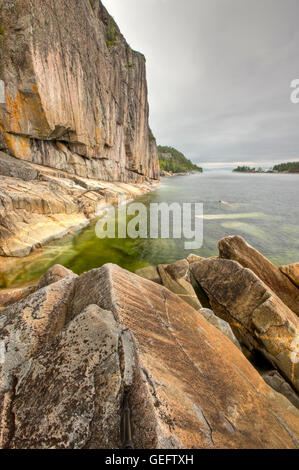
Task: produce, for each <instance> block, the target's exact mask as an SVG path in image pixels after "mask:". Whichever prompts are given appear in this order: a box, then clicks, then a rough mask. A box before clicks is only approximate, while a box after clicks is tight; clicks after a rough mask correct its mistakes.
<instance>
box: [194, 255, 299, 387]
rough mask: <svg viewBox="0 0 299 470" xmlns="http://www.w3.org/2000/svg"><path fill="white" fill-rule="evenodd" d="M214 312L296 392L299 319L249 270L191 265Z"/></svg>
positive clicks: (215, 262) (213, 263)
mask: <svg viewBox="0 0 299 470" xmlns="http://www.w3.org/2000/svg"><path fill="white" fill-rule="evenodd" d="M192 272H193V275H194V277H195V279H196V281H197V282H198V283H199V284H200V286H201V287H202V288H203V289H204V291H205V292H206V293H207V295H208V296H209V299H210V303H211V306H212V308H213V311H214V312H215V313H217V315H219V316H220V317H221V318H223V319H224V320H226V321H228V322H229V323H230V325H231V326H232V327H233V330H234V332H235V333H236V335H237V338H238V339H239V340H241V341H242V342H243V343H244V344H245V345H246V346H247V347H249V349H257V350H259V351H260V352H262V354H264V355H265V357H266V358H267V359H268V360H270V361H271V362H272V363H273V364H274V365H275V366H277V367H278V368H279V369H280V370H281V372H282V373H283V374H284V376H286V377H287V378H288V380H289V381H290V383H292V385H293V386H294V387H295V388H296V389H297V390H298V389H299V363H298V361H297V358H296V354H298V337H299V320H298V317H297V316H296V315H295V314H294V313H293V312H292V311H291V310H290V309H289V308H288V307H287V306H286V305H285V304H284V303H283V302H282V301H281V300H280V299H279V298H278V297H277V296H276V295H275V294H274V293H273V291H271V290H270V289H269V288H268V287H267V286H266V285H265V284H264V283H263V282H262V281H261V280H260V279H259V278H258V277H257V276H256V275H255V274H254V273H253V272H252V271H251V270H250V269H247V268H243V267H242V266H241V265H240V264H239V263H237V262H236V261H231V260H226V259H221V258H219V259H203V260H202V261H201V262H200V263H194V264H193V265H192Z"/></svg>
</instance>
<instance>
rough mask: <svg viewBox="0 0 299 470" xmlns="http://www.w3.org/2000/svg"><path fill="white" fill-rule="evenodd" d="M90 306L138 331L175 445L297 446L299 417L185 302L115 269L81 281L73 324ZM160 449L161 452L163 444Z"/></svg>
mask: <svg viewBox="0 0 299 470" xmlns="http://www.w3.org/2000/svg"><path fill="white" fill-rule="evenodd" d="M90 303H94V304H97V305H98V306H99V307H101V308H103V309H105V310H110V311H112V312H113V314H114V317H115V319H116V320H117V321H118V322H120V323H121V324H122V325H124V326H126V327H128V328H130V330H131V331H132V332H133V334H134V336H135V338H136V340H137V344H138V346H139V360H140V367H141V368H142V370H143V371H144V377H145V379H146V381H147V384H148V387H149V389H150V391H151V395H152V401H153V403H154V405H155V408H156V413H157V416H158V418H159V421H160V423H162V424H161V427H162V428H164V429H168V430H169V432H170V433H171V435H172V438H173V439H174V441H175V442H176V443H178V442H180V443H181V445H182V446H183V447H187V448H276V447H277V448H286V447H287V448H290V447H296V446H297V445H298V438H299V436H298V426H299V420H298V416H299V415H298V411H297V410H296V409H295V408H294V407H293V406H292V405H291V404H290V403H289V402H288V400H286V399H285V398H284V397H282V396H281V395H280V394H277V393H276V392H274V391H273V390H271V388H269V387H268V386H267V384H266V383H265V382H264V380H263V379H262V378H261V377H260V375H259V374H258V373H257V372H256V370H255V369H254V368H253V367H252V365H251V364H250V363H249V362H248V361H247V359H246V358H245V357H244V355H243V354H242V353H241V352H240V351H239V350H238V348H237V347H235V346H234V345H233V344H232V343H231V341H229V340H228V339H227V338H226V337H225V336H224V335H223V334H222V333H221V332H219V331H218V330H217V329H216V328H214V327H213V326H212V325H210V324H209V323H208V322H207V321H206V320H205V319H204V318H203V317H202V316H201V315H199V314H198V312H197V311H196V310H194V309H193V308H192V307H191V306H189V305H188V304H186V303H185V302H184V301H182V300H181V299H180V298H179V297H178V296H176V295H175V294H173V293H172V292H170V291H169V290H167V289H166V288H164V287H161V286H159V285H158V284H154V283H152V282H150V281H147V280H145V279H142V278H139V277H138V276H136V275H134V274H132V273H129V272H127V271H125V270H123V269H121V268H119V267H118V266H115V265H110V264H109V265H105V266H103V267H102V268H100V269H95V270H92V271H89V272H88V273H85V274H83V275H82V276H81V277H79V278H78V279H76V280H75V287H74V296H73V299H72V303H71V306H70V309H69V312H70V316H69V319H70V320H71V319H72V318H75V317H76V315H79V314H80V312H82V310H84V308H86V306H87V305H88V304H90ZM131 406H132V427H133V436H134V438H133V439H134V445H135V447H141V445H142V442H141V439H142V433H141V432H140V431H139V430H138V423H139V422H140V412H139V411H138V412H137V411H136V403H134V400H133V401H132V404H131ZM136 423H137V426H136ZM155 445H156V446H158V447H159V446H161V441H159V439H158V438H157V439H156V442H155ZM176 445H178V444H176Z"/></svg>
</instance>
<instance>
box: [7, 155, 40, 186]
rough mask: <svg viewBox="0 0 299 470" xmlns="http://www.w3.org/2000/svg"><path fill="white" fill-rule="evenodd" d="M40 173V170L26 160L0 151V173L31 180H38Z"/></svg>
mask: <svg viewBox="0 0 299 470" xmlns="http://www.w3.org/2000/svg"><path fill="white" fill-rule="evenodd" d="M38 174H39V173H38V170H36V169H35V168H34V167H32V166H30V165H28V164H27V163H26V162H22V161H20V160H18V159H17V158H14V157H11V156H10V155H8V154H7V153H4V152H0V175H3V176H11V177H13V178H20V179H22V180H24V181H31V180H36V179H37V177H38Z"/></svg>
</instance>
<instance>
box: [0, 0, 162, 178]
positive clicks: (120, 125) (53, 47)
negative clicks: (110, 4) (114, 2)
mask: <svg viewBox="0 0 299 470" xmlns="http://www.w3.org/2000/svg"><path fill="white" fill-rule="evenodd" d="M0 25H1V30H0V33H1V34H0V43H1V52H0V54H1V55H0V79H1V80H2V81H3V82H4V87H5V101H6V102H5V103H2V104H0V150H3V151H4V152H6V153H9V154H10V155H12V156H14V157H17V158H19V159H23V160H27V161H29V162H33V163H36V164H39V165H43V166H47V167H51V168H54V169H57V170H61V171H65V172H67V173H70V174H72V175H77V176H81V177H87V178H94V179H100V180H106V181H123V182H132V183H140V182H142V181H144V180H148V179H158V178H159V162H158V157H157V149H156V142H155V139H154V137H153V135H152V133H151V130H150V128H149V124H148V115H149V107H148V101H147V83H146V70H145V58H144V56H143V55H142V54H140V53H138V52H135V51H133V50H132V49H131V48H130V47H129V45H128V44H127V42H126V41H125V39H124V37H123V36H122V34H121V33H120V31H119V28H118V27H117V25H116V24H115V22H114V20H113V18H112V17H111V16H110V15H109V14H108V13H107V11H106V9H105V8H104V6H103V5H102V3H101V1H100V0H51V2H45V1H42V0H5V1H0Z"/></svg>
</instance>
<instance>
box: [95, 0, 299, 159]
mask: <svg viewBox="0 0 299 470" xmlns="http://www.w3.org/2000/svg"><path fill="white" fill-rule="evenodd" d="M103 3H104V4H105V6H106V7H107V9H108V11H109V12H110V13H111V14H112V15H113V16H114V18H115V20H116V21H117V22H118V24H119V26H120V28H121V30H122V32H123V34H124V36H125V37H126V39H127V40H128V42H129V43H130V45H131V46H132V47H133V48H134V49H137V50H141V51H142V52H143V53H144V54H145V56H146V58H147V74H148V84H149V100H150V112H151V114H150V120H151V126H152V128H153V132H154V134H155V135H156V137H157V140H158V142H159V143H161V144H164V145H167V144H168V145H173V146H175V147H177V148H178V149H180V150H182V151H183V152H185V153H186V154H187V155H188V156H189V157H190V158H192V159H193V161H196V162H217V161H219V162H234V161H239V162H241V161H253V162H262V161H273V162H274V161H283V160H298V159H299V132H298V131H299V104H298V105H294V104H292V103H291V101H290V94H291V89H290V83H291V81H292V80H293V79H294V78H299V67H298V52H299V50H298V49H299V30H298V18H299V2H298V0H185V1H184V2H182V1H181V0H104V2H103Z"/></svg>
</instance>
